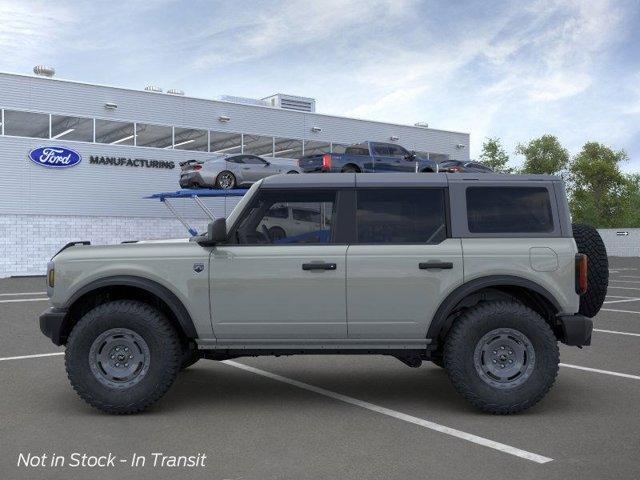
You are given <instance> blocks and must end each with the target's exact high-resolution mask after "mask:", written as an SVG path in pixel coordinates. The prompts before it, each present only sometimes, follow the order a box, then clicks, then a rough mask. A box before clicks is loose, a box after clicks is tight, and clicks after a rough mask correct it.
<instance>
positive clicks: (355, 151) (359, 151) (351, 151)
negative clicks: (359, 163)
mask: <svg viewBox="0 0 640 480" xmlns="http://www.w3.org/2000/svg"><path fill="white" fill-rule="evenodd" d="M344 153H345V154H346V155H364V156H367V155H369V149H367V148H364V147H347V149H346V150H345V152H344Z"/></svg>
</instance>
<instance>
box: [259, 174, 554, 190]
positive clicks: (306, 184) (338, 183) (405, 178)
mask: <svg viewBox="0 0 640 480" xmlns="http://www.w3.org/2000/svg"><path fill="white" fill-rule="evenodd" d="M477 181H481V182H482V183H483V184H486V183H495V184H496V185H513V184H514V183H521V182H529V183H533V182H561V181H562V179H561V178H560V177H556V176H553V175H512V174H503V173H308V174H304V175H273V176H271V177H267V178H265V179H264V180H262V181H261V184H260V188H330V187H338V188H340V187H341V188H347V187H390V188H392V187H422V186H424V187H427V186H430V187H436V186H442V187H446V186H448V185H449V184H453V183H467V182H469V183H471V182H477Z"/></svg>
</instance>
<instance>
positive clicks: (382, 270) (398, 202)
mask: <svg viewBox="0 0 640 480" xmlns="http://www.w3.org/2000/svg"><path fill="white" fill-rule="evenodd" d="M445 194H446V190H445V189H444V188H440V187H434V188H407V189H403V190H399V189H397V188H388V189H383V188H372V189H359V190H358V192H357V213H356V215H357V241H356V242H355V243H353V244H351V245H350V246H349V249H348V251H347V305H348V310H347V324H348V328H349V338H354V339H356V338H359V339H364V338H367V339H372V340H375V339H396V340H400V339H406V340H421V339H424V338H426V332H427V329H428V326H429V322H430V321H431V318H432V316H433V314H434V313H435V311H436V309H437V308H438V306H439V304H440V302H441V301H442V300H443V299H444V298H445V297H446V296H447V294H448V293H450V292H451V291H452V290H453V289H454V288H455V287H457V286H458V285H460V284H461V283H462V280H463V270H462V247H461V243H460V239H454V238H448V235H447V230H448V229H447V226H446V215H445V205H446V203H445Z"/></svg>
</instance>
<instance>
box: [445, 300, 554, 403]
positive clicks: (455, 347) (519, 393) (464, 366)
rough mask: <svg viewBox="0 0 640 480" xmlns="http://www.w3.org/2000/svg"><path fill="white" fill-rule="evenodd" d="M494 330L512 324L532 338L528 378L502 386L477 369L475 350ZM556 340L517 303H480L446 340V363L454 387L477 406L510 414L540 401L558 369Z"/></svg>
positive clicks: (534, 313)
mask: <svg viewBox="0 0 640 480" xmlns="http://www.w3.org/2000/svg"><path fill="white" fill-rule="evenodd" d="M495 329H512V330H515V331H517V332H519V333H521V334H523V335H524V336H525V337H526V338H527V339H528V340H529V342H530V346H531V347H532V349H533V351H534V354H535V355H534V356H535V360H534V362H533V363H532V365H533V367H532V370H531V372H530V374H529V376H528V377H527V378H526V380H524V382H523V383H521V384H519V385H516V386H513V387H509V388H497V387H495V386H492V385H490V384H489V383H487V382H486V381H485V380H483V379H482V378H481V376H480V374H479V373H478V371H477V369H476V364H475V360H474V352H475V350H476V346H477V345H478V344H479V342H481V341H482V338H483V337H484V336H485V335H486V334H487V333H489V332H492V331H493V330H495ZM559 361H560V354H559V350H558V344H557V339H556V337H555V336H554V334H553V332H552V330H551V328H550V327H549V325H547V323H546V322H545V321H544V319H543V318H542V317H541V316H540V315H538V314H537V313H536V312H535V311H533V310H531V309H530V308H528V307H526V306H524V305H522V304H521V303H518V302H511V301H495V302H483V303H480V304H478V305H476V306H474V307H472V308H470V309H469V310H467V311H466V312H465V313H464V314H462V315H461V316H460V317H459V318H458V319H457V320H456V321H455V323H454V324H453V326H452V328H451V330H450V331H449V333H448V335H447V338H446V340H445V345H444V365H445V369H446V371H447V374H448V375H449V378H450V379H451V383H452V384H453V386H454V388H455V389H456V390H457V391H458V392H459V393H460V394H461V395H462V396H463V397H464V398H465V399H466V400H467V401H469V402H470V403H471V404H472V405H473V406H475V407H476V408H479V409H480V410H482V411H484V412H488V413H492V414H501V415H506V414H510V413H516V412H520V411H523V410H526V409H528V408H530V407H531V406H533V405H535V404H536V403H537V402H538V401H540V400H541V399H542V398H543V397H544V396H545V395H546V394H547V392H548V391H549V389H550V388H551V386H552V385H553V383H554V381H555V378H556V375H557V374H558V364H559Z"/></svg>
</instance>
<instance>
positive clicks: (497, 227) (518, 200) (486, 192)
mask: <svg viewBox="0 0 640 480" xmlns="http://www.w3.org/2000/svg"><path fill="white" fill-rule="evenodd" d="M466 196H467V222H468V225H469V232H471V233H549V232H552V231H553V229H554V227H553V214H552V211H551V200H550V198H549V191H548V190H547V189H546V188H544V187H469V188H467V194H466Z"/></svg>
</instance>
